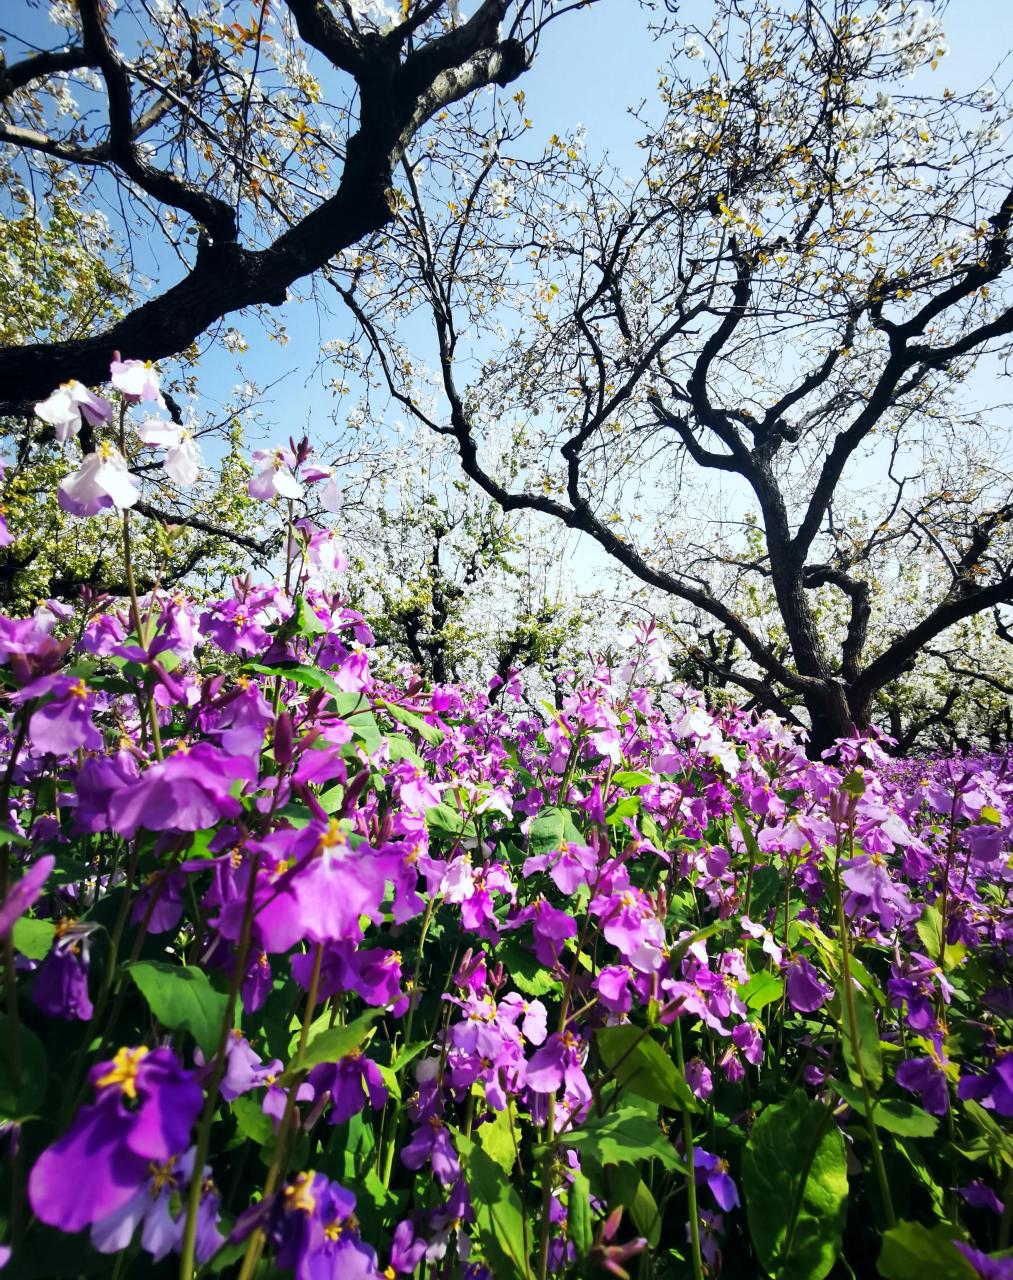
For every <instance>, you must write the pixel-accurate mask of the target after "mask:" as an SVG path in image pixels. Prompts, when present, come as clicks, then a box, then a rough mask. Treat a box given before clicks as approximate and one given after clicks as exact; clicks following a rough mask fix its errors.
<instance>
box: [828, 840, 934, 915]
mask: <svg viewBox="0 0 1013 1280" xmlns="http://www.w3.org/2000/svg"><path fill="white" fill-rule="evenodd" d="M841 866H842V867H843V868H844V874H843V875H842V877H841V879H842V880H843V881H844V883H845V885H846V886H847V888H848V893H847V895H846V897H845V899H844V906H845V910H846V911H847V912H848V914H849V915H854V916H878V918H879V923H880V926H881V928H883V929H884V930H886V931H887V932H891V931H892V930H893V929H895V928H896V926H897V923H898V921H901V920H903V921H907V920H909V919H910V918H911V916H912V915H918V908H915V907H913V906H912V904H911V899H910V898H909V897H908V894H907V891H906V890H905V889H903V888H902V887H901V886H900V885H897V884H894V882H893V880H892V879H891V878H890V872H889V870H888V868H887V865H886V861H885V859H884V858H883V856H882V855H881V854H878V853H873V854H868V855H866V856H865V857H861V858H852V859H851V860H850V861H847V862H842V863H841Z"/></svg>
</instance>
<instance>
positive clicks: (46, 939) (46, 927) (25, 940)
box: [14, 916, 56, 960]
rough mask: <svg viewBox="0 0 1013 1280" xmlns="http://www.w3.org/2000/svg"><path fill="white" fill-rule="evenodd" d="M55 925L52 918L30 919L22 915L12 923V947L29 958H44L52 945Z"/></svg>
mask: <svg viewBox="0 0 1013 1280" xmlns="http://www.w3.org/2000/svg"><path fill="white" fill-rule="evenodd" d="M55 937H56V925H55V924H53V922H52V920H30V919H29V918H28V917H27V916H22V917H21V919H20V920H18V921H16V922H15V924H14V947H15V950H17V951H20V952H21V954H22V955H23V956H27V957H28V959H29V960H45V958H46V956H48V955H49V953H50V951H51V950H52V947H53V939H54V938H55Z"/></svg>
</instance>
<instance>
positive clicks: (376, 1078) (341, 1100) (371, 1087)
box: [309, 1050, 387, 1124]
mask: <svg viewBox="0 0 1013 1280" xmlns="http://www.w3.org/2000/svg"><path fill="white" fill-rule="evenodd" d="M309 1082H310V1084H311V1085H312V1086H313V1088H314V1089H316V1090H317V1091H318V1093H319V1092H326V1093H329V1094H330V1095H331V1110H330V1112H329V1113H328V1116H327V1119H328V1121H329V1122H330V1123H331V1124H344V1122H345V1121H346V1120H350V1119H351V1118H352V1116H357V1115H358V1114H359V1113H360V1112H361V1111H362V1108H363V1107H364V1106H365V1105H366V1102H367V1101H368V1102H369V1105H370V1106H371V1107H372V1108H373V1110H374V1111H379V1110H380V1108H381V1107H382V1106H383V1104H384V1103H385V1102H386V1101H387V1086H386V1085H385V1084H384V1082H383V1076H382V1075H381V1074H380V1068H379V1067H378V1066H377V1065H376V1063H375V1062H373V1060H372V1059H371V1058H367V1057H364V1056H363V1054H362V1052H361V1050H357V1051H354V1052H352V1053H350V1054H348V1056H347V1057H344V1058H342V1059H341V1060H340V1061H339V1062H322V1063H321V1064H320V1065H319V1066H317V1067H314V1068H313V1070H312V1071H311V1072H310V1075H309Z"/></svg>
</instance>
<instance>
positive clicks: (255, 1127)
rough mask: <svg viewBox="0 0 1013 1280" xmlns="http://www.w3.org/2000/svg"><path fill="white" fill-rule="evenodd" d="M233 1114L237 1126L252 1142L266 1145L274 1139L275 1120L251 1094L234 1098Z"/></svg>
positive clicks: (260, 1145)
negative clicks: (265, 1112)
mask: <svg viewBox="0 0 1013 1280" xmlns="http://www.w3.org/2000/svg"><path fill="white" fill-rule="evenodd" d="M232 1114H233V1116H234V1117H235V1121H236V1128H237V1129H238V1131H239V1132H240V1133H241V1134H242V1136H243V1137H244V1138H248V1139H249V1141H250V1142H253V1143H255V1144H256V1145H257V1146H258V1147H265V1146H267V1145H268V1144H269V1143H271V1142H273V1141H274V1137H275V1133H274V1121H273V1120H272V1119H271V1117H270V1116H269V1115H265V1114H264V1111H263V1109H262V1108H261V1105H260V1102H259V1101H258V1100H257V1099H256V1098H254V1097H251V1096H250V1094H244V1095H243V1096H242V1097H239V1098H235V1099H233V1101H232Z"/></svg>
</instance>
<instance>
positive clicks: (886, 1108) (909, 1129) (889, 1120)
mask: <svg viewBox="0 0 1013 1280" xmlns="http://www.w3.org/2000/svg"><path fill="white" fill-rule="evenodd" d="M832 1084H833V1088H834V1091H835V1093H839V1094H840V1095H841V1097H842V1098H843V1099H844V1101H845V1102H846V1103H847V1104H848V1106H849V1107H851V1108H853V1110H855V1111H857V1112H858V1114H859V1115H860V1116H864V1115H865V1100H864V1099H863V1097H862V1091H861V1089H860V1088H859V1087H858V1086H857V1085H854V1084H851V1083H848V1084H845V1083H844V1081H843V1080H834V1081H833V1082H832ZM874 1112H875V1118H876V1125H877V1126H878V1128H880V1129H885V1130H886V1132H887V1133H896V1134H899V1135H900V1136H901V1137H903V1138H930V1137H931V1136H932V1135H933V1134H934V1133H935V1131H936V1129H937V1128H938V1127H939V1119H938V1117H936V1116H933V1115H930V1114H929V1113H928V1112H927V1111H926V1110H925V1109H924V1108H923V1107H920V1106H918V1104H917V1103H916V1102H911V1101H909V1100H908V1099H907V1098H880V1099H879V1100H878V1101H877V1102H876V1105H875V1108H874Z"/></svg>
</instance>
